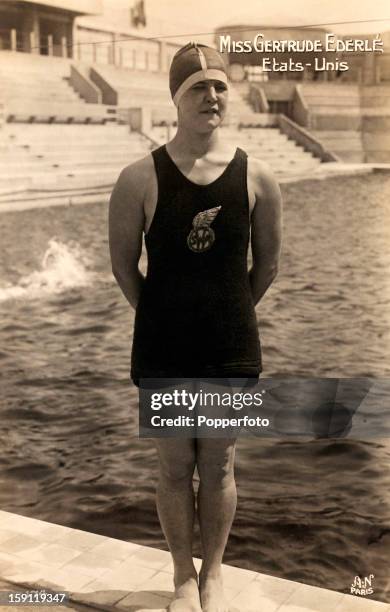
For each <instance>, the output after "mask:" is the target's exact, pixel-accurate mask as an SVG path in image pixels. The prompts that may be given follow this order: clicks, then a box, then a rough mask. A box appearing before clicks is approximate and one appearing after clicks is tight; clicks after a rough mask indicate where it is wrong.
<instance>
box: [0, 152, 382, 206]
mask: <svg viewBox="0 0 390 612" xmlns="http://www.w3.org/2000/svg"><path fill="white" fill-rule="evenodd" d="M375 172H376V173H390V164H387V163H359V164H357V163H343V162H329V163H323V164H320V165H318V166H317V167H316V168H314V169H312V170H310V172H305V173H294V170H293V169H292V170H291V173H289V174H286V175H282V176H276V178H277V179H278V182H279V183H281V184H286V183H295V182H298V181H307V180H325V179H327V178H333V177H337V176H350V175H356V174H369V173H375ZM97 183H98V180H97V181H96V186H95V187H94V186H89V187H82V186H79V187H78V188H76V187H75V188H73V189H64V190H58V189H57V190H56V189H55V188H52V189H49V188H48V189H45V188H42V189H37V188H35V189H25V190H23V189H22V190H21V189H15V190H13V189H12V188H9V187H8V188H6V189H3V190H0V213H1V212H10V211H21V210H30V209H34V208H46V207H48V206H76V205H80V204H98V203H101V202H108V199H109V197H110V194H111V191H112V188H113V186H114V185H113V184H112V185H98V184H97Z"/></svg>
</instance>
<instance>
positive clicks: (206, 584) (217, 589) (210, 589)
mask: <svg viewBox="0 0 390 612" xmlns="http://www.w3.org/2000/svg"><path fill="white" fill-rule="evenodd" d="M199 590H200V600H201V602H202V610H203V612H229V606H228V603H227V601H226V599H225V594H224V592H223V583H222V576H221V573H220V572H219V573H218V574H212V575H211V574H204V575H202V573H200V576H199Z"/></svg>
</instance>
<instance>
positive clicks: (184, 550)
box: [155, 438, 201, 612]
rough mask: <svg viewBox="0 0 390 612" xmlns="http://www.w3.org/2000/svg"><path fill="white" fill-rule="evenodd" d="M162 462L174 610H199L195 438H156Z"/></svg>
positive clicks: (160, 499) (162, 508)
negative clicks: (194, 550) (194, 545)
mask: <svg viewBox="0 0 390 612" xmlns="http://www.w3.org/2000/svg"><path fill="white" fill-rule="evenodd" d="M155 444H156V447H157V452H158V456H159V463H160V475H159V482H158V486H157V511H158V516H159V519H160V523H161V527H162V529H163V532H164V535H165V538H166V540H167V543H168V546H169V550H170V551H171V554H172V557H173V564H174V582H175V597H174V599H173V601H172V602H171V605H170V607H169V610H170V611H171V612H199V611H200V610H201V608H200V600H199V591H198V581H197V573H196V570H195V567H194V563H193V560H192V538H193V527H194V518H195V496H194V489H193V483H192V478H193V474H194V469H195V461H196V459H195V440H193V439H178V438H159V439H156V440H155Z"/></svg>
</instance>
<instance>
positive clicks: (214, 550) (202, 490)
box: [197, 438, 237, 612]
mask: <svg viewBox="0 0 390 612" xmlns="http://www.w3.org/2000/svg"><path fill="white" fill-rule="evenodd" d="M234 452H235V440H234V439H216V438H214V439H213V438H203V439H198V440H197V467H198V473H199V478H200V485H199V491H198V513H199V523H200V529H201V538H202V547H203V563H202V569H201V572H200V595H201V602H202V610H203V612H227V611H228V606H227V603H226V601H225V599H224V596H223V588H222V577H221V564H222V557H223V553H224V550H225V547H226V543H227V539H228V536H229V532H230V528H231V526H232V522H233V518H234V515H235V511H236V505H237V491H236V483H235V480H234Z"/></svg>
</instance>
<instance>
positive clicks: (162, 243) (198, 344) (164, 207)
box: [131, 146, 261, 385]
mask: <svg viewBox="0 0 390 612" xmlns="http://www.w3.org/2000/svg"><path fill="white" fill-rule="evenodd" d="M152 155H153V160H154V164H155V169H156V175H157V181H158V201H157V206H156V210H155V214H154V217H153V220H152V223H151V226H150V229H149V231H148V233H147V235H146V236H145V245H146V250H147V256H148V270H147V275H146V280H145V283H144V285H143V287H142V292H141V295H140V299H139V303H138V307H137V311H136V317H135V324H134V338H133V349H132V365H131V377H132V379H133V381H134V383H135V384H136V385H139V383H140V379H148V378H181V377H190V378H212V377H250V378H256V377H258V376H259V373H260V372H261V351H260V343H259V335H258V329H257V322H256V315H255V310H254V305H253V299H252V294H251V289H250V284H249V276H248V263H247V253H248V245H249V236H250V223H249V203H248V192H247V155H246V153H245V152H244V151H242V150H241V149H239V148H237V150H236V153H235V155H234V157H233V159H232V160H231V161H230V163H229V164H228V166H227V167H226V168H225V170H224V172H223V173H222V174H221V176H219V177H218V178H217V179H216V180H214V181H213V182H212V183H210V184H208V185H197V184H195V183H193V182H192V181H190V180H189V179H188V178H186V177H185V176H184V174H182V172H180V170H179V169H178V168H177V166H176V165H175V163H174V162H173V161H172V159H171V158H170V156H169V154H168V152H167V150H166V148H165V146H162V147H160V148H158V149H156V150H155V151H153V153H152ZM199 213H202V214H199Z"/></svg>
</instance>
